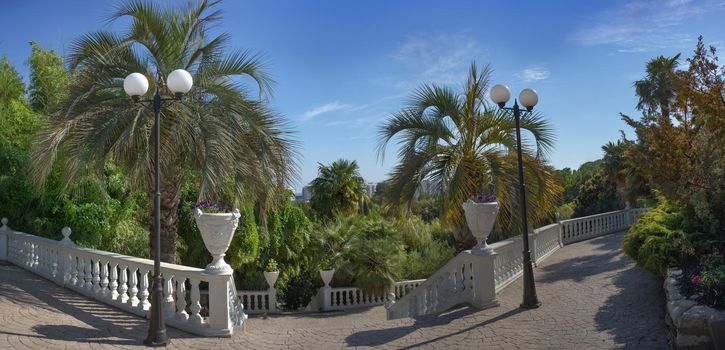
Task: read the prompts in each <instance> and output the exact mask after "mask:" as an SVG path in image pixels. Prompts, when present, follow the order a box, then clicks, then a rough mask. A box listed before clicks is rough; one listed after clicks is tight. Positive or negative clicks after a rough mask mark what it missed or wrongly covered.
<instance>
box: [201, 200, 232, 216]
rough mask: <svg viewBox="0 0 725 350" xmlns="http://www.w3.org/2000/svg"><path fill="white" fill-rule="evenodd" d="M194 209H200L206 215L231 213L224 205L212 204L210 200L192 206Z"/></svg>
mask: <svg viewBox="0 0 725 350" xmlns="http://www.w3.org/2000/svg"><path fill="white" fill-rule="evenodd" d="M192 209H199V210H201V211H203V212H205V213H231V212H232V211H231V210H229V207H227V206H225V205H224V204H219V203H215V202H212V201H210V200H205V201H201V202H199V203H197V204H195V205H193V206H192Z"/></svg>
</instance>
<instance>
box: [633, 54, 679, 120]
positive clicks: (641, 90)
mask: <svg viewBox="0 0 725 350" xmlns="http://www.w3.org/2000/svg"><path fill="white" fill-rule="evenodd" d="M679 59H680V54H677V55H675V56H673V57H665V56H659V57H656V58H653V59H651V60H650V61H649V62H647V76H646V77H645V78H644V79H642V80H638V81H636V82H635V83H634V89H635V92H636V94H637V96H638V97H639V101H638V102H637V109H639V110H643V111H644V110H646V111H647V112H649V113H654V112H656V111H657V109H658V108H659V110H660V113H662V116H664V117H667V116H669V114H670V106H671V105H672V103H673V102H674V100H675V98H676V92H675V89H676V86H675V85H676V83H675V81H676V77H675V74H676V73H675V69H677V66H678V65H679V64H680V63H679Z"/></svg>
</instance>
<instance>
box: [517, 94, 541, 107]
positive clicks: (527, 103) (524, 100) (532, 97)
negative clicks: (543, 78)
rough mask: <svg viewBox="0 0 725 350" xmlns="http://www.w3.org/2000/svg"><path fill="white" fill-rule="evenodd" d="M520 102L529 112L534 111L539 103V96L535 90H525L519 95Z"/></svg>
mask: <svg viewBox="0 0 725 350" xmlns="http://www.w3.org/2000/svg"><path fill="white" fill-rule="evenodd" d="M519 101H521V104H522V105H523V106H524V107H526V109H527V110H529V111H530V110H532V109H534V106H536V104H537V103H539V94H537V93H536V90H534V89H523V90H521V93H520V94H519Z"/></svg>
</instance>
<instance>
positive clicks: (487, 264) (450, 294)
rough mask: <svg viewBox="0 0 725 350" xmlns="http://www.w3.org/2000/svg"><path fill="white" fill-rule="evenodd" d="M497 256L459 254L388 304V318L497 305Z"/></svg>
mask: <svg viewBox="0 0 725 350" xmlns="http://www.w3.org/2000/svg"><path fill="white" fill-rule="evenodd" d="M495 257H496V255H495V254H494V255H476V254H472V253H471V251H470V250H467V251H463V252H461V253H459V254H458V255H456V256H455V257H453V259H451V260H450V261H448V263H446V265H445V266H443V267H442V268H440V269H439V270H438V271H436V272H435V273H434V274H433V275H432V276H430V277H429V278H428V279H426V280H425V281H424V282H423V283H421V284H420V285H419V286H418V287H416V288H415V289H413V290H410V291H409V292H408V294H407V295H405V296H404V297H402V298H401V299H399V300H397V301H395V302H394V303H389V304H387V305H386V306H387V307H388V310H387V313H388V319H396V318H402V317H414V316H418V315H426V314H431V313H437V312H443V311H445V310H447V309H449V308H451V307H453V306H456V305H459V304H463V303H468V304H472V305H474V306H476V307H478V308H481V309H483V308H487V307H493V306H496V305H498V302H497V301H496V295H495V290H494V275H493V263H494V259H495Z"/></svg>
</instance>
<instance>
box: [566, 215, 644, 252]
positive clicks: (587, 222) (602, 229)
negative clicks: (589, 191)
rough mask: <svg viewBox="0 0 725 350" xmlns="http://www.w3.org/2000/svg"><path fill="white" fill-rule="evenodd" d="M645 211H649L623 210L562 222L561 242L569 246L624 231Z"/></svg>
mask: <svg viewBox="0 0 725 350" xmlns="http://www.w3.org/2000/svg"><path fill="white" fill-rule="evenodd" d="M647 210H649V209H647V208H641V209H623V210H617V211H611V212H608V213H602V214H596V215H589V216H584V217H580V218H575V219H569V220H562V221H561V222H560V225H561V241H562V242H563V243H564V244H569V243H574V242H579V241H583V240H587V239H591V238H594V237H597V236H601V235H606V234H610V233H614V232H618V231H622V230H626V229H627V228H629V226H631V225H632V224H633V223H634V220H636V216H637V215H639V214H641V213H642V212H645V211H647Z"/></svg>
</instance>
